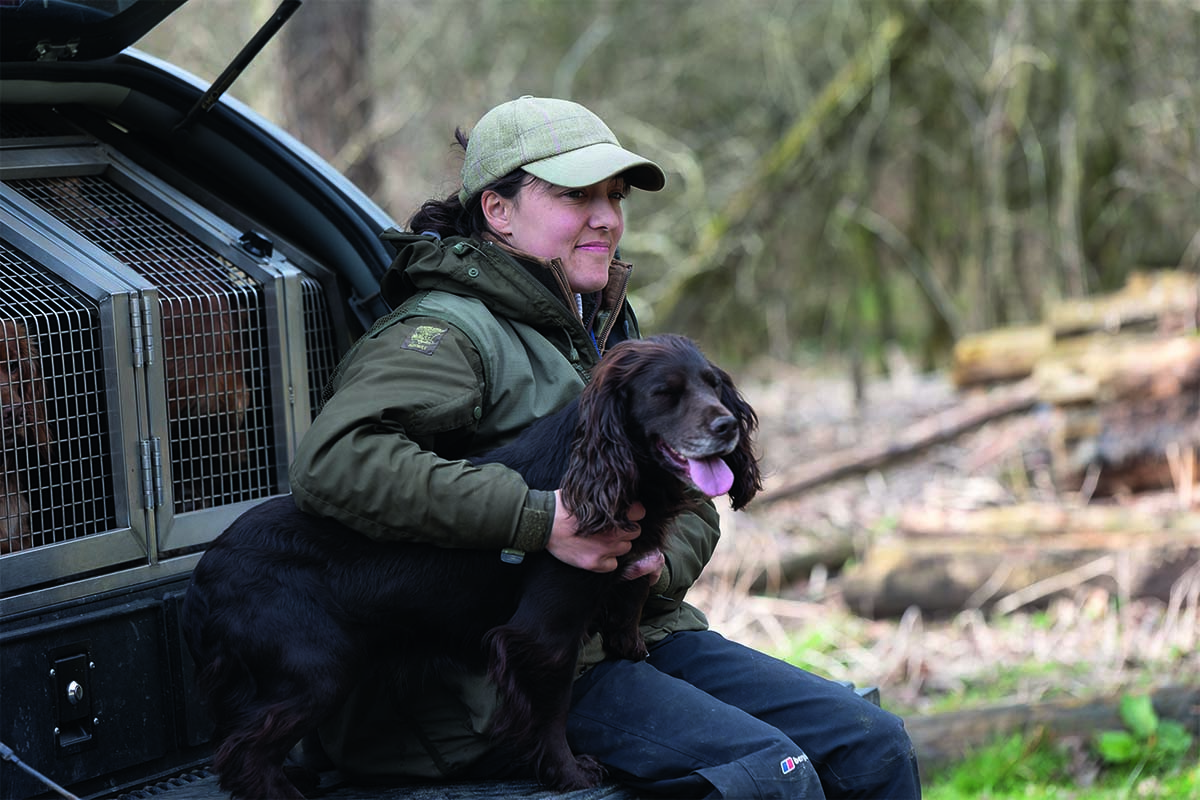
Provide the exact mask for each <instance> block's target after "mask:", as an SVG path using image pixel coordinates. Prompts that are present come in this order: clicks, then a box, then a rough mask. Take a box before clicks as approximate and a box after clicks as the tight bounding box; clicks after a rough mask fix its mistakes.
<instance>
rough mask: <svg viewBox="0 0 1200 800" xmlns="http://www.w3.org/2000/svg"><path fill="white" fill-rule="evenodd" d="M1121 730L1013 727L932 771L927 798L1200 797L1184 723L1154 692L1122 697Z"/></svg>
mask: <svg viewBox="0 0 1200 800" xmlns="http://www.w3.org/2000/svg"><path fill="white" fill-rule="evenodd" d="M1121 718H1122V720H1123V721H1124V723H1125V727H1124V728H1123V729H1120V730H1107V731H1098V732H1097V733H1096V734H1095V735H1094V736H1093V737H1092V738H1091V739H1090V740H1089V741H1083V740H1080V739H1078V738H1074V739H1065V740H1058V741H1054V740H1051V739H1048V738H1047V737H1044V736H1033V737H1030V736H1026V735H1023V734H1014V735H1012V736H1009V737H1008V738H1005V739H1002V740H1000V741H998V742H996V743H995V744H993V745H991V746H989V747H985V748H983V749H981V750H979V751H977V752H975V753H973V754H972V755H971V756H969V757H968V758H967V759H965V760H964V761H962V762H960V763H959V764H957V765H955V766H954V767H952V768H950V769H947V770H944V771H942V772H941V773H939V774H937V775H935V776H933V777H932V780H930V781H929V782H928V784H929V785H928V786H927V788H926V791H925V798H926V800H966V799H967V798H971V800H1018V799H1020V800H1092V799H1095V800H1135V799H1136V800H1142V799H1143V798H1148V799H1149V800H1156V799H1157V798H1162V799H1163V800H1168V799H1169V800H1177V798H1193V797H1198V796H1200V761H1198V760H1197V757H1196V748H1195V747H1194V744H1193V741H1192V736H1191V735H1190V734H1189V733H1187V732H1186V731H1185V730H1184V729H1183V726H1182V725H1180V724H1179V723H1177V722H1173V721H1170V720H1160V719H1159V718H1158V717H1157V715H1156V714H1155V713H1154V710H1153V708H1152V707H1151V705H1150V701H1149V699H1148V698H1147V697H1146V696H1144V695H1141V696H1138V695H1129V696H1126V697H1124V698H1122V702H1121Z"/></svg>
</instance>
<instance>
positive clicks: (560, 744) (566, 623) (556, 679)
mask: <svg viewBox="0 0 1200 800" xmlns="http://www.w3.org/2000/svg"><path fill="white" fill-rule="evenodd" d="M526 568H528V569H529V570H530V574H529V579H528V581H527V582H526V584H525V589H524V593H523V595H522V597H521V602H520V604H519V606H518V607H517V611H516V613H514V614H513V616H512V618H511V619H510V620H509V621H508V622H507V623H505V624H504V625H500V626H498V627H496V628H493V629H492V630H491V631H489V632H488V635H487V645H488V648H489V653H490V659H489V676H490V678H491V679H492V681H493V682H494V683H495V684H496V686H497V687H498V688H499V690H500V697H501V703H500V707H499V708H498V709H497V711H496V714H495V716H494V717H493V719H492V726H491V731H490V732H491V735H492V736H493V737H494V738H496V739H497V740H499V741H501V742H503V744H504V745H505V746H507V747H508V748H510V749H511V750H512V751H513V752H514V754H515V755H516V756H517V757H518V758H523V759H525V760H527V761H528V762H529V763H530V764H532V766H533V768H534V771H535V773H536V775H537V777H538V779H539V780H541V781H542V782H543V783H545V784H546V785H547V786H550V787H552V788H554V789H557V790H560V791H568V790H574V789H583V788H587V787H590V786H595V785H596V784H598V783H599V782H600V781H601V780H602V779H603V777H604V769H603V768H602V767H601V766H600V764H599V763H598V762H597V761H596V760H595V759H594V758H592V757H591V756H586V755H581V756H576V755H575V754H574V753H572V752H571V748H570V746H569V745H568V744H567V713H568V712H569V710H570V704H571V685H572V681H573V679H574V673H575V664H576V661H577V660H578V658H579V647H580V644H581V642H582V641H583V637H584V635H585V634H586V633H587V629H588V625H589V622H590V621H591V619H592V617H593V615H594V614H595V612H596V609H597V603H598V598H599V597H600V595H601V594H602V592H603V589H602V587H603V585H604V584H605V583H607V582H608V581H609V580H610V578H609V577H608V576H604V575H597V574H595V573H588V572H583V571H581V570H578V569H575V568H573V567H568V566H566V565H565V564H562V563H561V562H559V561H557V560H556V559H554V558H552V557H551V556H548V555H547V556H545V557H543V558H540V559H538V560H537V561H535V562H534V563H532V564H530V563H529V562H528V561H527V563H526Z"/></svg>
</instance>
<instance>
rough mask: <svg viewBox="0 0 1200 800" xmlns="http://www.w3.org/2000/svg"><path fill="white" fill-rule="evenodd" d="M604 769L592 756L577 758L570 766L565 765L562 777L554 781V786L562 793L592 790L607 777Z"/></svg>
mask: <svg viewBox="0 0 1200 800" xmlns="http://www.w3.org/2000/svg"><path fill="white" fill-rule="evenodd" d="M606 774H607V773H606V772H605V770H604V767H602V766H601V765H600V762H599V761H597V760H596V759H594V758H592V757H591V756H576V757H574V758H573V759H572V760H571V763H570V764H564V765H563V770H562V773H561V774H560V775H557V776H556V777H555V779H554V780H553V786H554V788H555V789H556V790H557V791H560V792H573V791H576V790H578V789H590V788H592V787H593V786H598V785H600V783H601V781H603V780H604V778H605V776H606Z"/></svg>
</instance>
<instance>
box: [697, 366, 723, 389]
mask: <svg viewBox="0 0 1200 800" xmlns="http://www.w3.org/2000/svg"><path fill="white" fill-rule="evenodd" d="M700 380H702V381H704V382H705V383H707V384H708V385H709V386H711V387H712V388H714V389H716V388H717V387H718V386H720V385H721V376H720V375H718V374H717V373H715V372H713V371H712V370H710V369H706V370H704V372H702V373H700Z"/></svg>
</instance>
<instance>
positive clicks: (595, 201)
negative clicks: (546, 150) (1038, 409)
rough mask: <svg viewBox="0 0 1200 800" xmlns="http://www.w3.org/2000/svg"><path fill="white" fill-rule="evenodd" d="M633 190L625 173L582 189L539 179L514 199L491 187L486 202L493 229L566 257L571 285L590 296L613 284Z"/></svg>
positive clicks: (514, 242) (523, 245) (517, 243)
mask: <svg viewBox="0 0 1200 800" xmlns="http://www.w3.org/2000/svg"><path fill="white" fill-rule="evenodd" d="M627 193H628V187H627V184H626V183H625V180H624V179H623V178H620V177H617V178H610V179H608V180H606V181H601V182H600V183H594V184H592V185H591V186H585V187H583V188H582V189H567V188H565V187H563V186H555V185H554V184H550V183H546V182H545V181H542V180H538V179H536V178H535V179H533V180H531V181H529V182H528V183H526V184H525V185H524V186H522V187H521V190H520V191H519V192H518V193H517V195H516V197H514V198H512V199H511V200H506V199H505V198H503V197H500V195H498V194H496V193H495V192H490V191H488V192H484V193H483V197H482V198H481V200H482V202H483V208H484V213H485V214H486V215H487V218H488V221H489V223H490V224H491V226H492V229H493V230H494V231H495V232H496V233H498V234H500V235H501V236H502V237H504V240H505V241H506V242H507V243H508V244H509V245H511V246H512V247H515V248H516V249H518V250H521V251H523V252H526V253H529V254H530V255H534V256H538V257H540V258H546V259H551V258H558V259H561V260H562V264H563V268H564V270H565V271H566V274H567V281H568V283H570V285H571V289H572V290H573V291H576V292H579V293H581V294H586V293H588V292H595V291H598V290H600V289H603V288H604V286H605V284H607V283H608V265H609V262H610V261H611V260H612V258H613V255H614V254H615V253H616V250H617V245H618V244H619V243H620V241H621V235H622V234H623V233H624V232H625V215H624V213H623V212H622V210H621V201H622V200H624V199H625V196H626V194H627Z"/></svg>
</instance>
